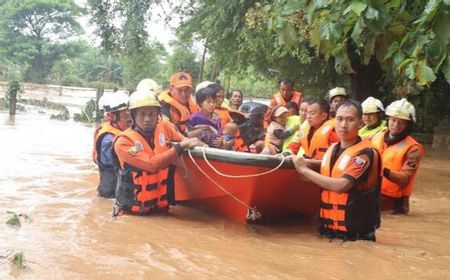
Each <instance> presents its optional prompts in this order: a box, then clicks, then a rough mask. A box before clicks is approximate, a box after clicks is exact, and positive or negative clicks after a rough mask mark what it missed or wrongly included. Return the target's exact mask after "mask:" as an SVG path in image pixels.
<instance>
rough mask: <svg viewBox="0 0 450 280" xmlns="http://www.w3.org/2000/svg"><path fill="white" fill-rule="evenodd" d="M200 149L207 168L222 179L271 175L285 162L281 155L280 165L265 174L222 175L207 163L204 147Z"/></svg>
mask: <svg viewBox="0 0 450 280" xmlns="http://www.w3.org/2000/svg"><path fill="white" fill-rule="evenodd" d="M201 149H202V154H203V159H204V160H205V162H206V164H208V166H209V167H210V168H211V169H212V170H214V172H216V173H217V174H219V175H221V176H223V177H227V178H251V177H258V176H263V175H266V174H269V173H272V172H274V171H276V170H278V169H279V168H280V167H281V166H282V165H283V163H284V162H285V160H286V157H285V156H284V155H281V161H280V164H278V165H277V166H276V167H275V168H273V169H271V170H268V171H265V172H261V173H257V174H248V175H230V174H224V173H222V172H220V171H219V170H217V169H216V168H215V167H214V166H213V165H212V164H211V163H210V162H209V160H208V159H207V158H206V152H205V148H204V147H201ZM189 156H191V152H190V151H189Z"/></svg>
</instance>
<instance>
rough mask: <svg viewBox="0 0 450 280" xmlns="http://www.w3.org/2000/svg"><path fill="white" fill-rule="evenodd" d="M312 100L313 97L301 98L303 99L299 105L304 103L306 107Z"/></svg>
mask: <svg viewBox="0 0 450 280" xmlns="http://www.w3.org/2000/svg"><path fill="white" fill-rule="evenodd" d="M312 100H314V97H313V96H307V97H303V98H302V99H301V100H300V103H299V105H301V104H302V103H304V102H306V103H308V105H309V104H311V101H312Z"/></svg>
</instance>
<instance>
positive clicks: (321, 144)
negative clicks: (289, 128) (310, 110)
mask: <svg viewBox="0 0 450 280" xmlns="http://www.w3.org/2000/svg"><path fill="white" fill-rule="evenodd" d="M305 123H306V124H305V125H302V127H301V128H300V131H299V134H298V135H299V136H298V137H299V140H300V144H301V146H302V148H303V149H304V151H305V156H306V157H309V158H313V159H322V158H323V155H324V154H325V152H326V150H327V148H328V147H330V140H329V139H330V134H331V133H332V132H333V130H334V123H335V121H334V119H331V120H328V121H326V122H324V123H323V124H322V125H321V126H320V127H319V128H318V129H317V130H316V131H314V134H313V136H312V138H311V142H309V141H308V133H309V130H310V129H311V126H310V125H309V123H308V122H305Z"/></svg>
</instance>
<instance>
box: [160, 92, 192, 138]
mask: <svg viewBox="0 0 450 280" xmlns="http://www.w3.org/2000/svg"><path fill="white" fill-rule="evenodd" d="M159 97H160V99H161V100H162V101H163V102H164V103H166V104H168V105H170V116H169V117H170V122H171V123H173V124H174V125H175V126H176V127H177V128H178V129H179V130H180V132H182V133H184V132H185V131H186V121H187V120H188V119H189V117H190V116H191V115H192V114H193V113H195V112H198V106H197V103H195V100H194V97H192V95H191V97H190V98H189V104H188V107H189V108H188V107H186V106H184V105H183V104H181V103H179V102H178V101H177V100H176V99H175V98H173V97H172V96H171V95H170V94H169V93H168V92H164V93H161V94H160V96H159Z"/></svg>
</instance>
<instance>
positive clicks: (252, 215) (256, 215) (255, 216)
mask: <svg viewBox="0 0 450 280" xmlns="http://www.w3.org/2000/svg"><path fill="white" fill-rule="evenodd" d="M188 155H189V158H190V159H191V160H192V162H193V163H194V165H195V166H196V167H197V169H198V170H199V171H200V172H201V173H202V174H203V175H205V177H206V178H208V180H210V181H211V182H212V183H214V185H216V186H217V187H218V188H219V189H221V190H222V191H223V192H224V193H226V194H227V195H229V196H230V197H231V198H233V199H234V200H236V201H237V202H239V203H241V204H242V205H244V206H245V207H246V208H247V220H249V221H254V222H255V221H258V220H259V219H261V213H260V212H259V211H258V209H256V207H251V206H250V205H248V204H247V203H245V202H244V201H242V200H241V199H240V198H239V197H237V196H235V195H234V194H232V193H231V192H229V191H228V190H227V189H225V188H224V187H223V186H221V185H220V184H219V183H217V182H216V181H215V180H214V179H213V178H211V176H209V175H208V174H207V173H206V172H205V171H204V170H203V169H202V168H201V167H200V166H199V165H198V164H197V162H196V161H195V159H194V157H193V156H192V154H191V150H188Z"/></svg>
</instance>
